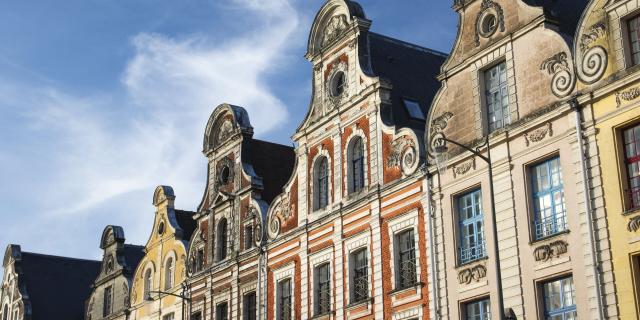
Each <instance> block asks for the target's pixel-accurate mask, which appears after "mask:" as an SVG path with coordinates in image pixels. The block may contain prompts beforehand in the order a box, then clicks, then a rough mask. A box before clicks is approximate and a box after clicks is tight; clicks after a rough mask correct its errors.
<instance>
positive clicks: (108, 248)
mask: <svg viewBox="0 0 640 320" xmlns="http://www.w3.org/2000/svg"><path fill="white" fill-rule="evenodd" d="M124 241H125V237H124V229H122V227H119V226H107V227H106V228H105V229H104V231H103V232H102V237H101V238H100V249H102V250H103V255H102V266H101V268H100V272H99V273H98V277H97V278H96V279H95V280H94V282H93V285H92V292H91V294H90V295H89V298H88V300H87V311H86V316H85V319H86V320H111V319H120V320H124V319H127V315H128V313H129V310H128V308H129V306H130V303H131V297H130V292H131V285H132V283H133V277H134V273H135V271H136V267H137V266H138V263H139V262H140V259H142V257H143V256H144V247H142V246H135V245H130V244H126V243H124Z"/></svg>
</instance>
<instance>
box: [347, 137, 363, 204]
mask: <svg viewBox="0 0 640 320" xmlns="http://www.w3.org/2000/svg"><path fill="white" fill-rule="evenodd" d="M348 159H349V168H348V169H349V174H348V176H349V179H350V181H349V193H353V192H358V191H360V190H362V188H364V144H363V143H362V138H360V137H356V138H355V139H354V140H353V142H351V147H350V148H349V157H348Z"/></svg>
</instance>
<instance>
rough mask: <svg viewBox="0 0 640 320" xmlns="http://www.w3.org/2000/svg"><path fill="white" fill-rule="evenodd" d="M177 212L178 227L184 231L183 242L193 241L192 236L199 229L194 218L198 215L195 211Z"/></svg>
mask: <svg viewBox="0 0 640 320" xmlns="http://www.w3.org/2000/svg"><path fill="white" fill-rule="evenodd" d="M175 212H176V220H177V221H178V225H179V226H180V228H182V230H183V231H184V237H183V238H182V239H183V240H187V241H189V239H191V235H193V232H194V231H195V230H196V228H197V227H198V224H197V222H196V221H195V220H193V216H194V215H195V214H196V213H195V212H193V211H187V210H178V209H176V210H175Z"/></svg>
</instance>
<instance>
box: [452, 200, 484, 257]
mask: <svg viewBox="0 0 640 320" xmlns="http://www.w3.org/2000/svg"><path fill="white" fill-rule="evenodd" d="M457 200H458V201H457V202H458V215H459V228H460V229H459V233H460V250H459V254H460V263H463V264H464V263H468V262H471V261H474V260H478V259H480V258H484V257H485V255H486V250H485V238H484V213H483V212H482V192H481V191H480V189H478V190H474V191H471V192H469V193H467V194H464V195H462V196H460V197H459V198H458V199H457Z"/></svg>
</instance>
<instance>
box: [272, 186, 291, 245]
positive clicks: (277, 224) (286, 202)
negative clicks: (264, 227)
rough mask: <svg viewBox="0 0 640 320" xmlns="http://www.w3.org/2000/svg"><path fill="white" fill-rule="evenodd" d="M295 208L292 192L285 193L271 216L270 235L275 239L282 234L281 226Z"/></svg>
mask: <svg viewBox="0 0 640 320" xmlns="http://www.w3.org/2000/svg"><path fill="white" fill-rule="evenodd" d="M293 210H295V208H294V207H293V205H292V204H291V194H290V193H289V192H287V193H285V194H284V195H283V196H282V198H281V200H280V202H279V203H278V205H276V207H275V209H274V210H273V211H271V215H270V216H269V230H268V231H269V237H270V238H271V239H275V238H276V237H277V236H278V235H279V234H280V228H281V227H282V225H284V224H285V223H286V222H287V220H289V218H290V217H291V213H292V212H293Z"/></svg>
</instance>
